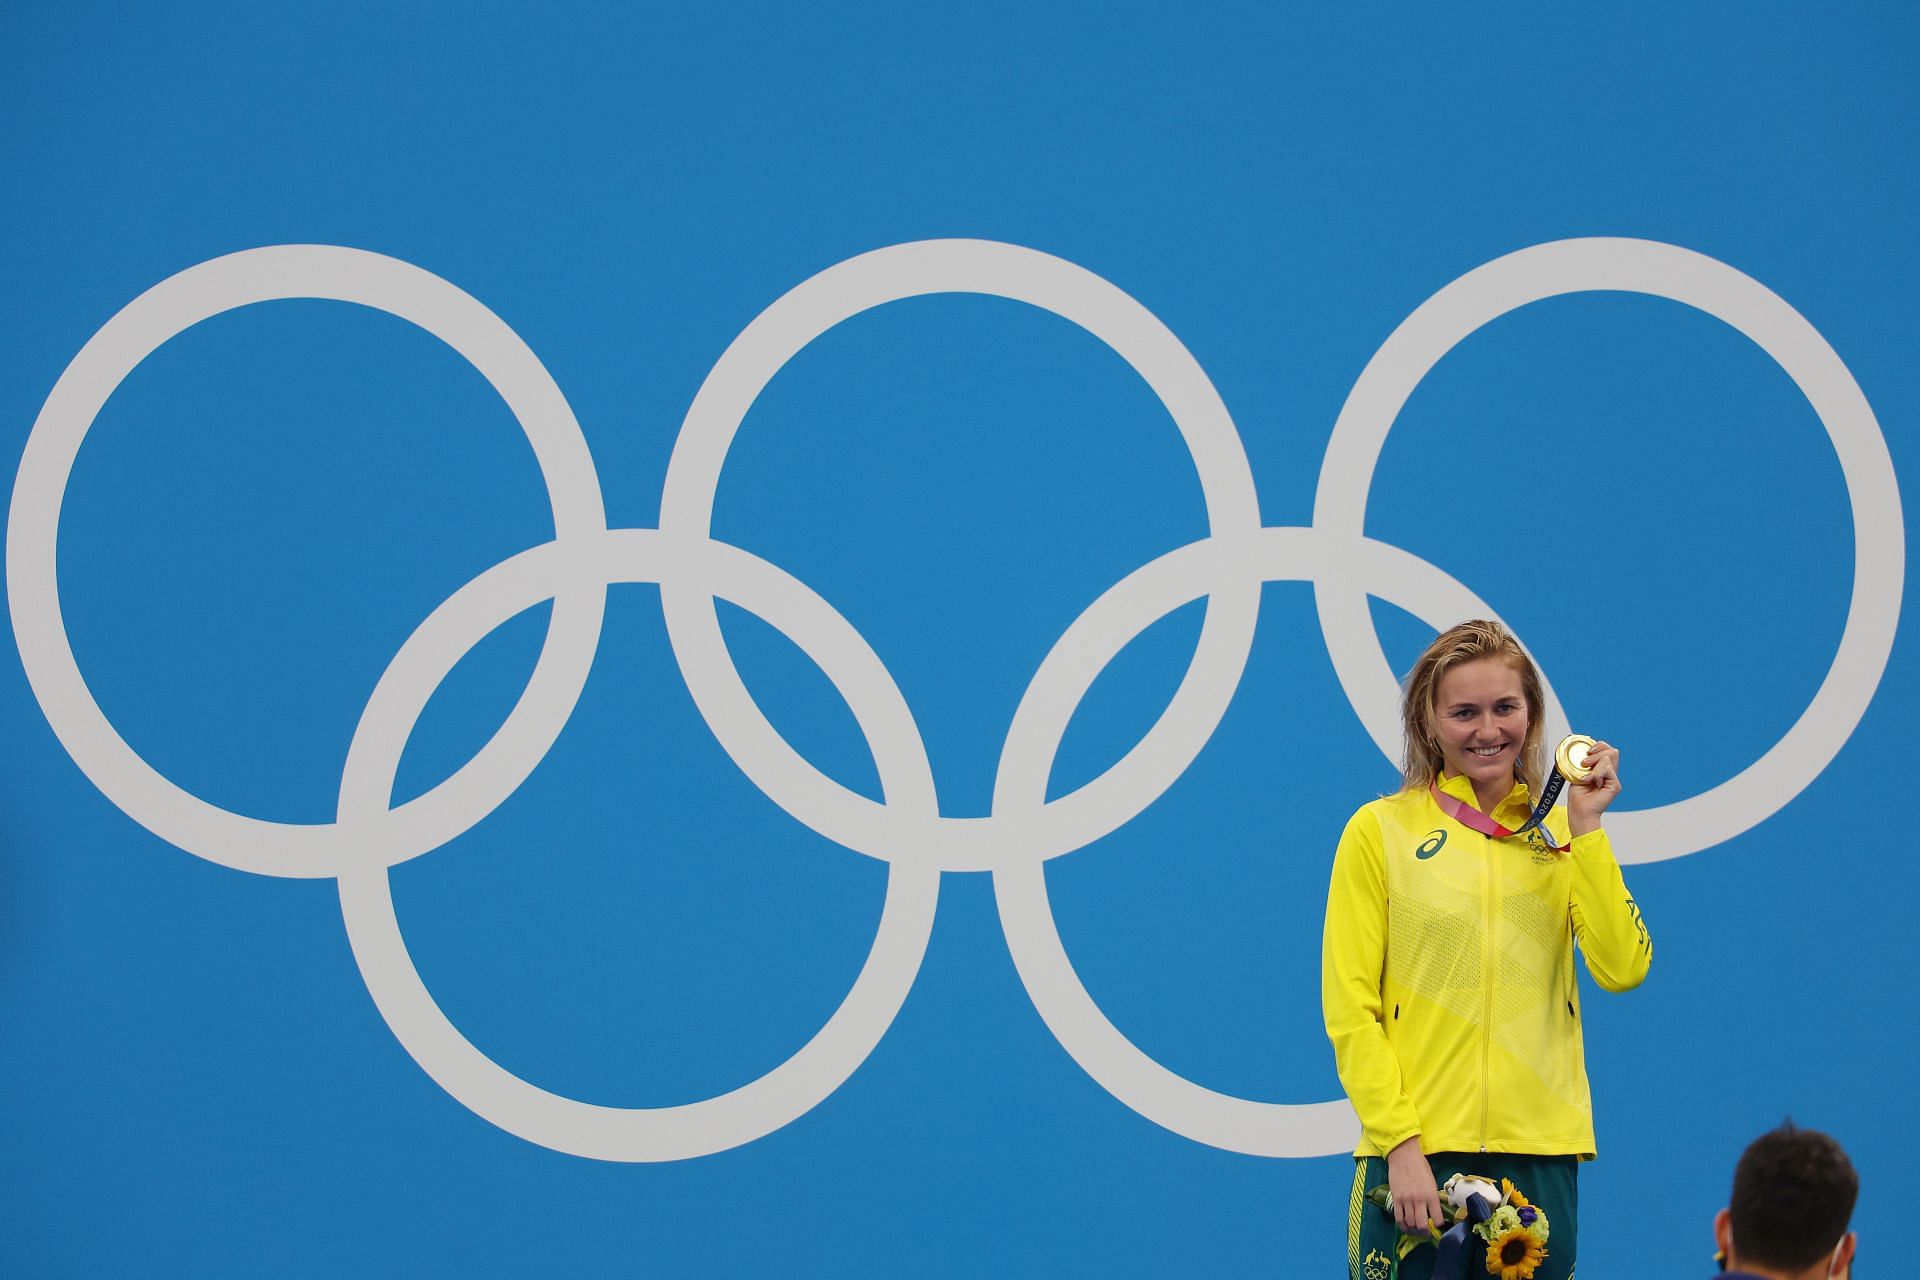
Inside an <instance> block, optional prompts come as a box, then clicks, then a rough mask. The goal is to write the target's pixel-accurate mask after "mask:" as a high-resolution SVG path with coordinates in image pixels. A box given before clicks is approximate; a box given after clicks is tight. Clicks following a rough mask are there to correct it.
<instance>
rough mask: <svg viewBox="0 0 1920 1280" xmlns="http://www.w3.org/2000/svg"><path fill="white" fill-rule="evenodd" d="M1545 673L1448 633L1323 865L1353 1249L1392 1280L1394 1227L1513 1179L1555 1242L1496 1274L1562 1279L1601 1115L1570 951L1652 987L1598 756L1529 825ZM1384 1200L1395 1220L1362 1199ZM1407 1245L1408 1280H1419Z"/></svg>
mask: <svg viewBox="0 0 1920 1280" xmlns="http://www.w3.org/2000/svg"><path fill="white" fill-rule="evenodd" d="M1541 693H1542V690H1541V683H1540V674H1539V672H1538V671H1537V670H1536V669H1535V667H1534V665H1533V662H1532V660H1531V659H1530V658H1528V657H1527V655H1526V652H1525V651H1524V650H1523V649H1521V647H1520V645H1519V643H1518V642H1517V641H1515V640H1514V638H1513V636H1512V635H1511V634H1510V633H1508V632H1507V630H1506V629H1505V628H1504V627H1502V626H1500V624H1498V623H1495V622H1464V623H1461V624H1460V625H1459V626H1457V627H1454V628H1452V629H1451V630H1449V631H1447V632H1445V633H1444V634H1442V635H1441V636H1440V637H1439V638H1438V639H1436V640H1435V641H1434V642H1433V644H1432V645H1430V646H1429V647H1428V648H1427V651H1426V652H1425V653H1423V654H1422V655H1421V656H1420V660H1419V661H1418V662H1417V663H1415V664H1414V667H1413V670H1412V672H1411V673H1410V674H1409V675H1408V676H1407V681H1406V690H1405V701H1404V703H1403V706H1402V727H1403V729H1404V731H1405V734H1406V762H1405V769H1404V773H1403V777H1402V780H1401V786H1400V789H1399V790H1398V791H1396V792H1395V793H1394V794H1392V795H1389V796H1386V797H1383V798H1382V799H1379V800H1375V801H1373V802H1372V803H1371V804H1368V805H1365V806H1363V807H1362V808H1361V809H1360V811H1359V812H1358V813H1356V814H1354V815H1353V818H1352V819H1351V820H1350V821H1349V822H1348V823H1347V827H1346V831H1345V832H1344V833H1343V834H1342V835H1341V837H1340V844H1339V848H1338V849H1337V850H1336V851H1335V853H1334V860H1333V878H1332V882H1331V884H1330V886H1329V888H1328V891H1327V917H1326V929H1325V933H1324V935H1323V937H1322V945H1321V1004H1322V1008H1323V1011H1324V1013H1325V1017H1326V1024H1327V1036H1328V1038H1329V1039H1331V1040H1332V1042H1333V1049H1334V1058H1335V1062H1336V1064H1337V1066H1338V1068H1339V1072H1340V1082H1341V1084H1342V1085H1343V1086H1344V1087H1345V1089H1346V1092H1347V1096H1348V1097H1349V1098H1351V1099H1352V1101H1353V1105H1354V1108H1355V1110H1356V1111H1358V1112H1359V1115H1360V1123H1361V1131H1362V1133H1361V1139H1360V1145H1359V1147H1358V1148H1357V1149H1356V1150H1355V1152H1354V1160H1355V1168H1354V1181H1353V1196H1352V1202H1351V1205H1350V1208H1349V1214H1348V1227H1347V1255H1348V1268H1349V1271H1350V1273H1351V1280H1385V1277H1386V1276H1387V1275H1389V1274H1390V1272H1391V1269H1392V1263H1393V1261H1394V1260H1395V1259H1396V1258H1397V1257H1398V1255H1399V1248H1398V1245H1399V1242H1400V1239H1401V1237H1402V1235H1403V1234H1405V1235H1412V1236H1416V1237H1420V1238H1429V1229H1430V1227H1431V1226H1432V1225H1433V1224H1435V1223H1442V1222H1443V1221H1446V1220H1451V1218H1452V1216H1453V1214H1452V1211H1451V1209H1450V1208H1448V1207H1443V1205H1442V1203H1441V1197H1440V1191H1439V1188H1440V1186H1441V1185H1442V1184H1444V1183H1445V1181H1446V1179H1447V1178H1448V1177H1449V1176H1450V1175H1452V1174H1454V1173H1472V1174H1482V1175H1486V1176H1488V1177H1490V1178H1492V1179H1494V1180H1495V1181H1496V1183H1497V1182H1498V1180H1499V1179H1502V1178H1505V1179H1507V1180H1509V1181H1510V1182H1511V1183H1512V1184H1513V1186H1514V1187H1516V1188H1518V1189H1519V1191H1520V1192H1521V1193H1522V1196H1523V1197H1524V1199H1525V1200H1527V1201H1530V1202H1531V1204H1532V1205H1533V1206H1535V1208H1536V1215H1535V1216H1537V1214H1538V1213H1544V1214H1545V1216H1546V1220H1547V1226H1546V1235H1547V1238H1546V1239H1545V1240H1544V1241H1542V1240H1540V1239H1538V1238H1537V1237H1538V1234H1539V1233H1538V1232H1537V1231H1536V1232H1534V1233H1533V1236H1534V1238H1532V1239H1531V1241H1525V1240H1520V1239H1518V1238H1516V1239H1514V1240H1512V1241H1510V1242H1508V1244H1507V1246H1506V1247H1505V1249H1504V1251H1501V1250H1495V1251H1494V1254H1495V1256H1493V1257H1492V1258H1490V1259H1489V1263H1488V1271H1489V1272H1491V1273H1492V1274H1494V1275H1497V1276H1502V1277H1506V1278H1508V1280H1518V1278H1519V1277H1524V1276H1533V1277H1534V1278H1535V1280H1563V1278H1566V1277H1571V1276H1572V1275H1573V1274H1574V1263H1575V1254H1576V1252H1577V1245H1578V1233H1577V1230H1576V1227H1577V1212H1578V1199H1577V1180H1576V1174H1577V1170H1578V1166H1579V1162H1580V1161H1582V1160H1590V1159H1592V1158H1593V1155H1594V1140H1593V1107H1592V1100H1591V1095H1590V1094H1589V1091H1588V1087H1587V1072H1586V1062H1585V1056H1584V1050H1583V1047H1582V1039H1581V1033H1580V996H1579V990H1578V987H1577V984H1576V983H1575V980H1574V968H1573V952H1574V946H1575V944H1576V943H1578V945H1579V948H1580V950H1581V951H1582V952H1583V953H1584V954H1585V956H1586V960H1587V969H1588V972H1590V973H1591V974H1592V975H1593V977H1594V980H1595V981H1596V982H1598V983H1599V984H1600V986H1601V987H1603V988H1604V989H1606V990H1608V991H1626V990H1630V989H1631V988H1633V987H1636V986H1638V985H1639V984H1640V982H1641V980H1642V979H1644V978H1645V977H1646V976H1647V968H1648V966H1649V964H1650V963H1651V962H1652V959H1653V944H1652V942H1651V940H1650V939H1649V938H1648V936H1647V929H1646V925H1645V923H1644V922H1643V921H1642V920H1641V918H1640V911H1639V908H1638V907H1636V906H1635V905H1634V902H1633V899H1632V898H1631V897H1629V896H1628V894H1627V888H1626V884H1625V882H1624V881H1623V880H1622V878H1621V875H1620V864H1619V863H1618V862H1617V861H1615V859H1614V855H1613V847H1612V845H1611V844H1609V843H1608V840H1607V833H1606V830H1605V828H1604V826H1603V825H1602V823H1601V817H1602V815H1603V814H1604V813H1605V812H1606V810H1607V806H1608V805H1610V804H1612V803H1613V800H1614V797H1616V796H1617V795H1619V794H1620V754H1619V752H1618V751H1617V750H1615V749H1614V748H1613V747H1611V746H1609V745H1608V744H1606V743H1604V742H1600V743H1596V744H1595V745H1594V747H1593V748H1592V750H1591V752H1590V753H1589V755H1588V757H1587V764H1588V765H1589V766H1590V768H1591V772H1590V773H1589V774H1588V775H1587V777H1586V778H1585V779H1583V780H1580V781H1577V782H1573V781H1570V782H1569V784H1568V787H1567V804H1566V807H1565V809H1564V810H1563V809H1557V808H1556V809H1553V810H1551V811H1550V812H1549V813H1547V814H1546V815H1545V816H1544V819H1543V821H1541V822H1540V824H1539V825H1537V826H1531V827H1529V826H1528V822H1529V818H1530V815H1531V814H1532V813H1533V811H1534V810H1535V808H1536V802H1537V801H1538V799H1539V796H1540V793H1541V787H1542V784H1543V781H1544V776H1545V774H1546V771H1547V758H1546V756H1547V751H1546V747H1545V746H1544V744H1543V743H1542V741H1541V732H1542V728H1541V718H1542V715H1541V711H1542V707H1543V706H1544V702H1543V699H1542V696H1541ZM1381 1185H1385V1186H1387V1187H1388V1188H1390V1190H1391V1191H1392V1195H1393V1212H1392V1214H1391V1215H1389V1214H1387V1213H1386V1212H1384V1211H1382V1210H1381V1209H1379V1208H1377V1207H1375V1206H1374V1205H1373V1204H1371V1203H1368V1202H1367V1201H1366V1196H1367V1193H1368V1191H1370V1190H1371V1189H1372V1188H1374V1187H1376V1186H1381ZM1434 1257H1435V1250H1433V1249H1429V1248H1421V1249H1415V1250H1413V1252H1411V1253H1410V1254H1409V1255H1408V1256H1407V1258H1406V1261H1405V1262H1404V1263H1403V1264H1402V1265H1401V1268H1400V1270H1399V1272H1398V1274H1399V1275H1400V1276H1401V1277H1403V1278H1405V1280H1416V1278H1417V1277H1422V1276H1425V1275H1428V1274H1430V1272H1431V1268H1432V1266H1433V1260H1434Z"/></svg>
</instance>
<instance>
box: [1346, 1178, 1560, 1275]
mask: <svg viewBox="0 0 1920 1280" xmlns="http://www.w3.org/2000/svg"><path fill="white" fill-rule="evenodd" d="M1367 1199H1368V1200H1369V1201H1370V1202H1372V1203H1373V1204H1375V1205H1378V1206H1379V1207H1380V1208H1382V1209H1384V1210H1386V1211H1387V1212H1388V1213H1392V1212H1393V1192H1391V1191H1389V1190H1388V1189H1387V1188H1386V1187H1375V1188H1373V1190H1371V1191H1369V1192H1367ZM1440 1199H1441V1200H1442V1202H1443V1203H1444V1205H1445V1206H1446V1207H1447V1208H1448V1209H1450V1210H1451V1212H1452V1218H1453V1225H1451V1226H1450V1227H1448V1228H1447V1229H1446V1230H1445V1231H1442V1230H1441V1229H1440V1228H1439V1227H1430V1228H1429V1231H1430V1232H1431V1236H1408V1235H1403V1236H1401V1237H1400V1250H1399V1256H1398V1257H1397V1258H1395V1259H1394V1262H1393V1270H1392V1273H1391V1274H1392V1275H1398V1274H1399V1272H1400V1263H1401V1261H1403V1260H1404V1259H1405V1258H1406V1256H1407V1255H1408V1254H1409V1253H1412V1252H1413V1251H1414V1250H1415V1249H1417V1248H1419V1247H1420V1246H1422V1245H1424V1244H1429V1243H1431V1244H1432V1245H1433V1246H1434V1247H1435V1249H1436V1250H1438V1252H1439V1257H1437V1258H1436V1259H1435V1260H1434V1264H1433V1280H1465V1277H1466V1273H1467V1264H1468V1262H1469V1261H1471V1260H1472V1259H1474V1258H1480V1259H1481V1260H1483V1261H1484V1263H1485V1265H1486V1271H1487V1274H1488V1275H1490V1276H1497V1277H1499V1280H1533V1273H1534V1271H1535V1270H1537V1269H1538V1268H1539V1266H1540V1264H1541V1263H1542V1262H1544V1261H1545V1260H1546V1257H1547V1215H1546V1214H1545V1213H1543V1212H1542V1211H1541V1210H1540V1208H1539V1206H1537V1205H1534V1204H1531V1203H1529V1202H1528V1200H1527V1198H1526V1197H1525V1196H1524V1195H1522V1194H1520V1189H1519V1188H1518V1187H1516V1186H1514V1185H1513V1183H1512V1182H1510V1181H1508V1180H1507V1179H1506V1178H1502V1179H1500V1185H1499V1186H1498V1187H1495V1186H1494V1184H1493V1179H1491V1178H1483V1177H1479V1176H1476V1175H1474V1174H1469V1173H1456V1174H1454V1175H1453V1176H1452V1177H1451V1178H1448V1179H1447V1182H1446V1185H1445V1186H1443V1187H1441V1188H1440Z"/></svg>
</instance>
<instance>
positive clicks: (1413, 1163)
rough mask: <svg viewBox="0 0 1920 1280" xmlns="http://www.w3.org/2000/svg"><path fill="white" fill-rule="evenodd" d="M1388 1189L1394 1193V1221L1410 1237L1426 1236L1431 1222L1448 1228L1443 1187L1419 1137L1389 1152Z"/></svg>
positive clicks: (1415, 1136)
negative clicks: (1439, 1183)
mask: <svg viewBox="0 0 1920 1280" xmlns="http://www.w3.org/2000/svg"><path fill="white" fill-rule="evenodd" d="M1387 1190H1389V1191H1391V1192H1392V1193H1393V1220H1394V1221H1395V1222H1397V1223H1399V1224H1400V1230H1401V1231H1403V1232H1405V1233H1406V1234H1407V1235H1410V1236H1425V1235H1427V1234H1428V1224H1429V1223H1431V1224H1432V1225H1433V1226H1436V1227H1439V1226H1445V1225H1446V1215H1445V1214H1443V1213H1441V1212H1440V1188H1439V1186H1438V1184H1436V1183H1435V1182H1434V1180H1433V1166H1432V1165H1430V1164H1428V1163H1427V1156H1426V1153H1425V1152H1424V1151H1422V1150H1420V1135H1419V1134H1417V1133H1416V1134H1414V1135H1413V1136H1412V1137H1411V1138H1408V1139H1407V1140H1406V1141H1405V1142H1403V1143H1401V1144H1400V1145H1399V1146H1397V1147H1395V1148H1394V1149H1393V1150H1391V1151H1389V1152H1387Z"/></svg>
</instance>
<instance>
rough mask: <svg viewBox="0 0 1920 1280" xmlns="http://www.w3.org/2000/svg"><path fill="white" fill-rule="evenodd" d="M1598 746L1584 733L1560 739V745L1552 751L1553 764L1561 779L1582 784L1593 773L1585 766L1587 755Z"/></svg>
mask: <svg viewBox="0 0 1920 1280" xmlns="http://www.w3.org/2000/svg"><path fill="white" fill-rule="evenodd" d="M1597 745H1598V744H1597V743H1595V742H1594V740H1593V739H1592V738H1589V737H1588V736H1587V735H1586V734H1584V733H1570V734H1568V735H1567V736H1566V737H1564V738H1562V739H1560V745H1559V746H1557V747H1555V748H1554V749H1553V763H1554V765H1555V766H1556V767H1557V768H1558V769H1559V770H1560V774H1561V776H1562V777H1564V778H1566V780H1567V781H1569V782H1584V781H1585V780H1586V777H1587V775H1588V774H1589V773H1592V772H1593V769H1592V767H1591V766H1590V765H1588V764H1587V753H1588V752H1589V751H1592V750H1593V749H1594V747H1595V746H1597Z"/></svg>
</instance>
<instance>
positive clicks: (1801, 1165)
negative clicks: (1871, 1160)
mask: <svg viewBox="0 0 1920 1280" xmlns="http://www.w3.org/2000/svg"><path fill="white" fill-rule="evenodd" d="M1859 1193H1860V1179H1859V1177H1858V1175H1856V1174H1855V1173H1854V1171H1853V1162H1852V1161H1850V1160H1848V1159H1847V1153H1846V1152H1845V1151H1842V1150H1841V1149H1840V1144H1839V1143H1837V1142H1835V1141H1834V1140H1833V1139H1832V1138H1829V1137H1828V1136H1827V1135H1826V1134H1824V1133H1819V1132H1817V1131H1815V1130H1813V1129H1796V1128H1794V1125H1793V1121H1792V1120H1788V1121H1787V1122H1785V1123H1784V1124H1782V1125H1781V1126H1780V1127H1779V1128H1778V1129H1775V1130H1774V1131H1773V1132H1771V1133H1763V1134H1761V1135H1760V1136H1759V1137H1758V1138H1755V1139H1754V1140H1753V1145H1751V1146H1749V1147H1748V1148H1747V1149H1746V1151H1745V1152H1744V1153H1743V1154H1742V1155H1741V1157H1740V1163H1739V1165H1738V1166H1737V1167H1735V1169H1734V1171H1733V1202H1732V1203H1731V1204H1730V1205H1728V1206H1727V1209H1728V1213H1729V1214H1730V1215H1731V1217H1732V1222H1731V1224H1730V1225H1731V1226H1732V1228H1733V1248H1734V1251H1735V1252H1736V1253H1737V1254H1738V1255H1739V1258H1740V1261H1741V1262H1743V1263H1747V1262H1752V1263H1758V1264H1759V1265H1760V1266H1763V1267H1771V1268H1775V1269H1777V1270H1783V1271H1801V1270H1805V1269H1806V1268H1807V1267H1810V1266H1812V1265H1813V1264H1814V1263H1816V1262H1818V1261H1820V1259H1822V1258H1824V1257H1826V1256H1827V1255H1828V1254H1829V1253H1831V1252H1833V1246H1834V1245H1835V1244H1837V1243H1838V1242H1839V1240H1840V1237H1841V1236H1843V1235H1845V1234H1846V1233H1847V1222H1848V1220H1849V1219H1851V1218H1852V1217H1853V1201H1854V1197H1856V1196H1857V1195H1859Z"/></svg>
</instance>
